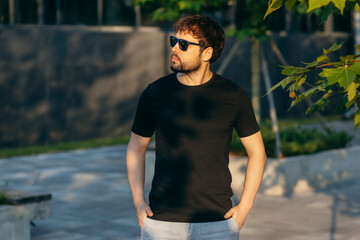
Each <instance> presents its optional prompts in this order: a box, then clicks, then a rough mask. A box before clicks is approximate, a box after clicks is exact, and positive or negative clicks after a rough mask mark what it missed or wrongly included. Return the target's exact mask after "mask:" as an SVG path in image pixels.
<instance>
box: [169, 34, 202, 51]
mask: <svg viewBox="0 0 360 240" xmlns="http://www.w3.org/2000/svg"><path fill="white" fill-rule="evenodd" d="M176 43H179V48H180V50H181V51H186V50H187V49H188V47H189V45H190V44H192V45H197V46H200V47H203V46H204V45H202V44H199V43H194V42H189V41H187V40H184V39H180V38H177V37H174V36H170V46H171V47H174V46H175V45H176Z"/></svg>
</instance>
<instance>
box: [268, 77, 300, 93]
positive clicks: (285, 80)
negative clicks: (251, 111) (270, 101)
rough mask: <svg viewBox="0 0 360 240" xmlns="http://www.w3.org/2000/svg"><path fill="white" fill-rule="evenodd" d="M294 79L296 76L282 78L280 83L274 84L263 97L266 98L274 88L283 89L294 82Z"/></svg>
mask: <svg viewBox="0 0 360 240" xmlns="http://www.w3.org/2000/svg"><path fill="white" fill-rule="evenodd" d="M296 78H297V76H289V77H286V78H284V79H283V80H281V81H280V82H278V83H277V84H275V85H274V86H273V87H272V88H271V89H270V90H269V91H268V92H267V93H266V94H265V95H264V96H266V95H267V94H269V93H270V92H272V91H274V90H275V89H276V88H278V87H280V86H281V87H282V88H283V89H284V88H285V87H286V86H287V85H288V84H289V83H291V82H292V81H295V80H296Z"/></svg>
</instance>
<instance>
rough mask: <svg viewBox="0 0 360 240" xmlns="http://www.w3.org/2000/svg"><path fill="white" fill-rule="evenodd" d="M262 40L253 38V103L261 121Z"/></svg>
mask: <svg viewBox="0 0 360 240" xmlns="http://www.w3.org/2000/svg"><path fill="white" fill-rule="evenodd" d="M259 57H260V41H259V39H256V38H252V39H251V56H250V58H251V103H252V105H253V108H254V113H255V117H256V120H257V121H258V122H260V120H261V117H260V113H261V108H260V59H259Z"/></svg>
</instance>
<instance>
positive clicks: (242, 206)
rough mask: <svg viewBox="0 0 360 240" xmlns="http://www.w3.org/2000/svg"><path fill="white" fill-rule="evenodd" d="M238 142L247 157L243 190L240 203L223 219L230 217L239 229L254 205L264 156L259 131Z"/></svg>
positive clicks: (260, 179)
mask: <svg viewBox="0 0 360 240" xmlns="http://www.w3.org/2000/svg"><path fill="white" fill-rule="evenodd" d="M240 140H241V142H242V144H243V145H244V147H245V150H246V152H247V155H248V163H247V167H246V173H245V183H244V189H243V192H242V196H241V199H240V203H239V204H238V205H237V206H235V207H233V208H231V209H230V210H229V211H228V212H227V213H226V214H225V216H224V217H225V218H230V217H232V218H233V219H234V220H235V221H236V222H237V223H238V225H239V227H240V228H242V226H243V224H244V223H245V220H246V217H247V216H248V214H249V212H250V210H251V208H252V206H253V204H254V200H255V196H256V193H257V192H258V190H259V187H260V184H261V181H262V178H263V174H264V169H265V164H266V154H265V147H264V142H263V139H262V137H261V133H260V131H258V132H257V133H255V134H253V135H250V136H248V137H244V138H240Z"/></svg>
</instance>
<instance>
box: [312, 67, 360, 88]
mask: <svg viewBox="0 0 360 240" xmlns="http://www.w3.org/2000/svg"><path fill="white" fill-rule="evenodd" d="M319 75H320V76H322V77H326V78H327V80H328V86H330V85H333V84H335V83H337V82H338V83H339V85H340V87H343V88H347V86H348V85H349V84H350V83H352V82H353V81H354V80H355V76H356V75H355V73H353V72H352V71H349V69H348V68H346V67H341V68H324V69H323V71H322V72H321V73H320V74H319Z"/></svg>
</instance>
